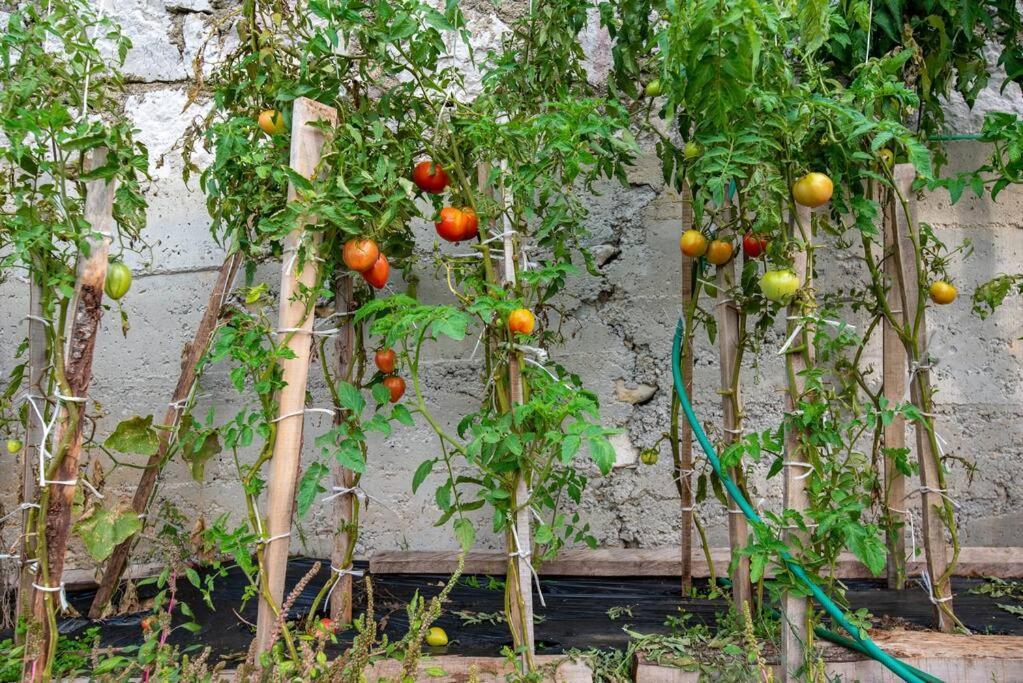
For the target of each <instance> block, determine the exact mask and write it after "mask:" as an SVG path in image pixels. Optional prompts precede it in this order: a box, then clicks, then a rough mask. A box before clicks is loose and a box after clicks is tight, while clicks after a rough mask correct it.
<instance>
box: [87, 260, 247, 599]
mask: <svg viewBox="0 0 1023 683" xmlns="http://www.w3.org/2000/svg"><path fill="white" fill-rule="evenodd" d="M241 263H242V255H241V253H240V252H235V253H234V254H231V255H229V256H228V257H227V258H226V259H224V264H223V265H222V266H220V271H219V272H218V274H217V281H216V282H215V283H214V285H213V291H212V292H210V298H209V300H208V301H207V302H206V311H205V312H204V313H203V315H202V318H201V319H200V320H199V326H198V327H197V328H196V330H195V336H194V337H193V338H192V341H191V343H188V344H186V345H185V349H184V352H183V353H182V356H181V373H180V374H179V375H178V383H177V385H176V386H175V387H174V393H173V394H172V395H171V401H170V403H169V404H168V405H167V411H166V412H165V413H164V416H163V422H162V423H161V424H163V425H165V426H166V427H167V428H166V429H161V430H160V440H159V446H158V447H157V449H156V453H154V454H153V455H151V456H150V457H149V460H147V461H146V468H145V470H143V471H142V476H141V478H139V483H138V486H137V487H136V488H135V495H134V496H133V497H132V501H131V508H132V510H134V511H135V513H136V514H138V515H143V514H145V513H146V512H148V511H149V506H150V505H151V503H152V500H153V496H154V494H155V492H156V486H157V481H158V479H159V477H160V473H161V472H162V471H163V468H164V465H166V461H167V457H168V453H169V452H170V449H171V446H172V445H173V443H174V440H175V439H176V437H177V426H178V421H179V420H180V419H181V415H182V414H183V413H184V410H185V403H186V402H187V400H188V397H189V395H190V394H191V393H192V388H193V387H194V386H195V379H196V368H198V366H199V361H200V360H201V359H202V357H203V355H204V354H205V353H206V349H208V348H209V345H210V342H211V341H212V340H213V334H214V332H216V330H217V321H218V320H219V319H220V312H221V310H223V307H224V302H225V301H227V297H228V295H229V294H230V293H231V286H232V283H233V282H234V278H235V275H236V274H237V273H238V268H239V267H240V266H241ZM137 539H138V535H137V534H136V535H133V536H131V537H129V538H127V539H125V540H124V541H123V542H122V543H121V544H120V545H118V546H117V547H116V548H114V552H113V553H112V554H111V555H110V559H108V560H107V564H106V567H105V569H104V571H103V578H102V579H100V582H99V588H98V589H97V591H96V595H95V597H94V598H93V599H92V605H91V606H90V607H89V618H90V619H100V618H102V617H103V615H104V612H105V611H106V608H107V605H108V604H109V602H110V599H111V598H112V597H113V595H114V592H115V591H116V590H117V586H118V584H119V583H120V581H121V576H122V575H123V574H124V570H125V567H127V565H128V558H129V556H130V555H131V551H132V549H133V548H134V546H135V542H136V540H137Z"/></svg>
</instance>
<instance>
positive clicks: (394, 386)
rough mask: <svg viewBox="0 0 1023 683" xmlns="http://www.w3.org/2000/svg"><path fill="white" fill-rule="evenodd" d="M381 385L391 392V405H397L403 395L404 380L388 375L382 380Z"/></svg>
mask: <svg viewBox="0 0 1023 683" xmlns="http://www.w3.org/2000/svg"><path fill="white" fill-rule="evenodd" d="M383 385H384V386H385V387H387V389H388V391H390V392H391V403H397V402H398V401H400V400H401V397H402V396H403V395H404V394H405V380H403V379H402V378H401V377H395V376H394V375H388V376H387V377H384V379H383Z"/></svg>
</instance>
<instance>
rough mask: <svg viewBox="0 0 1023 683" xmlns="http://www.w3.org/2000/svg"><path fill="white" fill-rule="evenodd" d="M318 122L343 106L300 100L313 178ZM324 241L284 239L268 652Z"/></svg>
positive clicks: (264, 632) (263, 618) (264, 623)
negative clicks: (312, 296) (310, 298)
mask: <svg viewBox="0 0 1023 683" xmlns="http://www.w3.org/2000/svg"><path fill="white" fill-rule="evenodd" d="M317 121H327V122H329V123H331V124H334V123H336V122H337V110H335V109H334V108H332V107H328V106H326V105H323V104H320V103H319V102H314V101H313V100H310V99H308V98H305V97H300V98H298V99H297V100H295V103H294V108H293V109H292V115H291V168H292V169H293V170H294V171H295V172H296V173H299V174H301V175H302V176H303V177H305V178H310V179H312V177H313V175H314V174H315V173H316V167H317V165H318V164H319V160H320V153H321V151H322V149H323V144H324V137H323V133H322V132H321V131H320V130H319V129H317V128H314V127H313V126H311V125H309V124H311V123H314V122H317ZM296 196H297V193H296V190H295V187H294V185H291V184H289V186H288V200H289V201H293V200H294V199H295V198H296ZM319 243H320V235H319V233H316V232H314V233H312V234H311V235H309V236H308V237H307V236H306V232H305V230H304V229H303V226H301V225H299V226H297V227H296V228H295V229H294V230H292V231H291V232H290V233H288V236H287V237H286V238H285V240H284V256H283V258H282V263H281V297H280V311H279V315H278V320H279V329H280V330H299V331H298V332H280V334H279V337H278V338H279V339H282V340H285V339H286V340H287V342H286V343H287V347H288V349H290V350H291V352H292V353H293V354H294V357H292V358H287V359H285V360H283V361H281V367H282V377H281V379H282V380H283V382H284V385H285V386H284V388H282V389H281V391H280V396H279V400H278V412H277V434H276V440H275V441H274V455H273V458H272V459H271V460H270V471H269V473H268V476H267V482H268V492H267V499H268V500H267V517H266V528H265V532H264V536H263V543H264V544H265V545H264V547H263V564H262V567H263V571H265V573H266V579H265V581H263V582H262V585H263V590H262V591H260V594H259V614H258V618H257V623H256V654H257V655H259V654H262V653H263V652H266V651H267V649H268V648H269V647H270V645H271V636H272V634H273V630H274V623H275V621H276V620H277V615H278V613H279V611H280V608H281V604H282V601H283V599H284V576H285V573H286V571H287V568H288V548H289V547H290V545H291V543H290V540H289V535H290V533H291V516H292V512H293V511H294V506H295V484H296V483H297V481H298V469H299V464H300V463H299V460H300V456H301V450H302V427H303V424H304V414H303V409H304V408H305V391H306V380H307V379H308V377H309V355H310V351H311V349H312V336H311V335H310V334H309V333H310V332H311V331H312V329H313V318H314V317H315V306H314V304H315V302H309V303H308V304H307V302H306V301H305V300H304V299H303V297H304V295H303V291H308V290H310V289H313V288H315V287H316V286H317V283H318V281H319V277H320V273H319V270H320V269H319V265H318V262H317V261H316V260H315V259H312V258H309V259H305V260H304V262H303V259H302V258H301V253H300V252H303V251H305V252H306V253H308V254H310V255H313V254H315V253H316V251H317V247H318V246H319Z"/></svg>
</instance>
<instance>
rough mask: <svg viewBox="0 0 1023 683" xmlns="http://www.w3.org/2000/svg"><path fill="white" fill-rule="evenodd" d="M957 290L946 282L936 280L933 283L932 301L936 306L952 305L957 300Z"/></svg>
mask: <svg viewBox="0 0 1023 683" xmlns="http://www.w3.org/2000/svg"><path fill="white" fill-rule="evenodd" d="M956 294H958V292H957V291H956V288H955V286H954V285H952V284H949V283H948V282H945V281H944V280H935V281H934V282H932V283H931V301H933V302H934V303H936V304H941V305H945V304H950V303H952V302H953V301H955V300H956Z"/></svg>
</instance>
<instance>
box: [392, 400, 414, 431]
mask: <svg viewBox="0 0 1023 683" xmlns="http://www.w3.org/2000/svg"><path fill="white" fill-rule="evenodd" d="M391 419H392V420H394V421H396V422H400V423H402V424H403V425H406V426H408V427H412V426H414V425H415V424H416V421H415V420H414V419H413V418H412V413H410V412H409V410H408V408H406V407H405V406H403V405H402V404H400V403H398V404H396V405H395V406H394V408H393V409H392V410H391Z"/></svg>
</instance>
